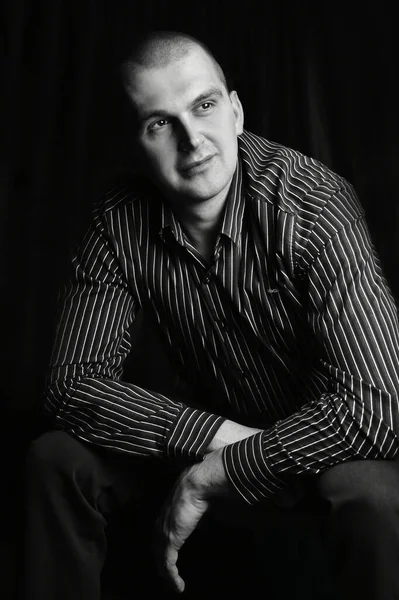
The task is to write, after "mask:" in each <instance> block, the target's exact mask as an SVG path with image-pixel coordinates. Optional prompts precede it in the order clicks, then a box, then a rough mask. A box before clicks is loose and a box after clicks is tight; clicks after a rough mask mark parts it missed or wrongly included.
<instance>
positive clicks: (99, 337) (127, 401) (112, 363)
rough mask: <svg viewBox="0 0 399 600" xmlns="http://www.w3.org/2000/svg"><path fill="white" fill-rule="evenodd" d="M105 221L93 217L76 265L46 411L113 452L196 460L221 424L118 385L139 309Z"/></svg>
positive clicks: (216, 419) (62, 425)
mask: <svg viewBox="0 0 399 600" xmlns="http://www.w3.org/2000/svg"><path fill="white" fill-rule="evenodd" d="M104 221H105V220H104V218H103V217H102V215H101V214H99V213H97V214H96V215H95V218H94V221H93V225H92V226H91V228H90V230H89V232H88V234H87V236H86V238H85V240H84V242H83V244H82V246H81V248H80V249H79V251H78V252H77V253H76V255H75V256H74V258H73V261H72V267H73V272H72V273H71V277H70V280H69V284H68V286H67V288H66V290H65V293H64V295H63V299H62V304H61V307H60V309H61V310H60V316H59V322H58V327H57V331H56V337H55V342H54V347H53V353H52V357H51V366H50V370H49V376H48V385H47V392H46V397H45V410H46V411H47V412H48V413H49V414H51V415H52V416H53V418H54V419H55V423H56V426H57V427H60V428H62V429H65V430H67V431H68V432H70V433H71V434H72V435H74V436H76V437H77V438H78V439H80V440H82V441H85V442H89V443H92V444H95V445H98V446H101V447H103V448H106V449H108V450H110V451H116V452H121V453H127V454H132V455H142V456H147V455H152V456H164V455H166V456H167V457H168V458H172V459H173V458H182V459H190V460H191V459H198V458H199V457H200V456H202V454H203V452H204V451H205V449H206V447H207V446H208V444H209V442H210V440H211V439H212V437H213V435H214V433H215V431H216V430H217V428H218V427H219V426H220V424H221V423H222V421H223V419H222V418H221V417H218V416H216V415H211V414H209V413H206V412H202V411H199V410H196V409H194V408H190V407H188V406H185V405H184V404H182V403H181V402H175V401H173V400H172V399H170V398H166V397H165V396H163V395H162V394H159V393H156V392H152V391H150V390H146V389H143V388H141V387H139V386H137V385H133V384H130V383H126V382H123V381H121V380H120V377H121V375H122V369H123V362H124V360H125V358H126V356H127V355H128V353H129V350H130V334H129V331H130V326H131V323H132V320H133V319H134V317H135V314H136V311H137V309H138V303H137V300H136V299H135V298H134V296H133V293H132V289H131V287H130V286H129V285H128V282H127V280H126V277H125V273H124V270H123V268H122V266H121V265H122V264H123V260H124V257H123V256H122V257H121V256H120V255H119V254H118V253H117V251H116V249H115V244H114V243H113V242H114V240H113V238H112V237H111V236H109V234H108V229H107V224H106V223H105V222H104ZM126 235H127V234H126ZM129 283H131V282H129Z"/></svg>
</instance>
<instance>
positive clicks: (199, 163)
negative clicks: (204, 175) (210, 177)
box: [181, 155, 214, 175]
mask: <svg viewBox="0 0 399 600" xmlns="http://www.w3.org/2000/svg"><path fill="white" fill-rule="evenodd" d="M213 158H214V155H212V156H206V157H205V158H202V159H201V160H196V161H194V162H192V163H190V164H188V165H185V166H184V167H182V169H181V171H182V172H183V173H184V174H185V175H192V174H195V173H200V172H201V171H205V169H207V168H208V166H209V164H210V162H211V160H212V159H213Z"/></svg>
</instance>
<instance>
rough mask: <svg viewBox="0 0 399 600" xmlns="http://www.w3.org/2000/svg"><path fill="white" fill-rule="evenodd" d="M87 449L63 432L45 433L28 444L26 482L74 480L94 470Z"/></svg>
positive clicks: (92, 461)
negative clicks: (79, 474) (83, 473)
mask: <svg viewBox="0 0 399 600" xmlns="http://www.w3.org/2000/svg"><path fill="white" fill-rule="evenodd" d="M93 463H94V460H93V458H92V456H91V452H90V450H89V449H88V448H87V447H86V446H85V445H84V444H83V443H82V442H79V441H78V440H76V439H74V438H73V437H72V436H71V435H69V434H68V433H66V432H65V431H48V432H46V433H44V434H42V435H41V436H40V437H38V438H37V439H35V440H34V441H32V442H31V444H30V446H29V448H28V452H27V456H26V463H25V473H26V479H27V480H28V481H30V480H32V479H34V480H35V481H36V482H37V481H52V480H54V479H56V478H63V479H68V478H74V479H75V478H76V474H77V473H79V472H80V473H82V472H85V471H86V472H87V471H90V469H92V468H93Z"/></svg>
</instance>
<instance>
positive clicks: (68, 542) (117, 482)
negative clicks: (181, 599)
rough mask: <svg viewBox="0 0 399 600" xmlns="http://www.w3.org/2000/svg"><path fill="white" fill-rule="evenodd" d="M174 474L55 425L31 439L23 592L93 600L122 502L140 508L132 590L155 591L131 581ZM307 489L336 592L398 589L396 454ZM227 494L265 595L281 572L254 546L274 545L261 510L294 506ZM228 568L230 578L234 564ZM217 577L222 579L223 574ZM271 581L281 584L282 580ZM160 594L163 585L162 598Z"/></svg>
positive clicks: (129, 555) (381, 597)
mask: <svg viewBox="0 0 399 600" xmlns="http://www.w3.org/2000/svg"><path fill="white" fill-rule="evenodd" d="M177 475H178V472H177V471H173V470H167V469H166V468H165V465H162V464H160V463H159V462H155V461H152V460H147V459H146V460H137V459H132V458H127V457H122V456H120V455H118V456H117V455H111V454H106V453H103V452H101V451H99V450H98V449H94V448H92V447H90V446H88V445H85V444H82V443H81V442H78V441H77V440H75V439H74V438H73V437H72V436H70V435H68V434H67V433H64V432H61V431H51V432H47V433H45V434H43V435H41V436H40V437H39V438H38V439H37V440H35V441H33V442H32V444H31V446H30V449H29V451H28V456H27V460H26V477H25V504H26V510H25V564H24V598H25V599H26V600H52V599H54V600H69V599H76V598H84V599H85V600H99V599H100V598H101V586H102V581H101V574H102V571H103V566H104V562H105V558H106V554H107V526H108V523H109V521H110V519H111V520H112V515H113V514H118V512H119V513H120V512H121V511H122V512H123V510H125V509H126V507H127V508H128V509H129V511H130V510H131V507H135V509H136V517H137V516H138V518H137V519H136V525H137V527H138V529H137V530H136V528H135V526H133V525H132V523H130V524H129V525H126V528H127V529H126V531H124V534H123V542H122V545H123V546H124V550H123V552H124V556H125V557H126V565H128V566H129V565H130V568H131V572H132V574H134V577H133V578H132V582H133V583H132V590H131V596H130V597H131V598H141V597H152V595H151V592H150V591H148V594H147V595H145V596H144V595H143V596H142V595H141V594H140V593H139V594H137V593H136V592H137V591H136V590H135V589H134V587H135V584H134V581H136V582H139V581H140V580H142V579H143V578H144V579H145V578H146V577H148V573H147V572H145V571H144V570H143V568H144V567H143V565H144V564H145V563H146V561H147V557H148V561H150V560H151V559H150V552H149V550H148V549H149V547H150V544H149V543H148V544H147V545H146V543H147V542H149V541H150V539H151V533H152V532H151V526H152V523H151V518H153V519H154V520H155V518H156V516H157V514H158V511H159V508H160V507H161V506H162V503H163V501H164V499H165V496H166V494H167V491H168V489H169V488H170V487H171V485H172V484H173V481H174V480H175V478H176V477H177ZM311 495H312V501H313V502H314V501H315V500H316V504H318V505H319V506H320V507H322V510H321V514H322V515H323V523H324V528H323V536H324V543H325V548H326V557H328V566H329V569H330V570H331V571H332V573H333V576H334V580H335V582H336V587H337V591H336V598H337V599H338V598H339V600H346V599H348V600H349V599H350V600H393V599H395V598H399V574H398V573H399V570H398V569H399V462H396V461H354V462H349V463H345V464H342V465H337V466H335V467H333V468H331V469H329V470H328V471H326V472H325V473H323V474H322V475H321V476H319V477H318V478H314V487H313V491H312V493H311ZM225 502H226V503H227V504H226V506H225V508H223V505H222V504H221V503H220V501H219V507H221V511H220V515H222V520H223V518H224V519H225V520H226V519H230V521H231V522H232V527H233V528H234V527H237V531H238V528H239V527H240V526H241V525H240V526H239V525H237V524H238V523H241V524H242V522H243V518H242V517H243V515H244V513H245V512H246V511H247V513H248V515H249V520H248V522H251V519H252V525H253V524H254V523H257V525H255V527H254V528H253V531H254V535H253V536H252V537H251V538H250V539H253V540H256V541H257V543H258V549H257V559H256V560H257V562H256V563H254V564H256V565H258V567H259V569H258V570H259V571H263V573H261V575H262V577H263V575H264V579H263V578H262V577H261V578H260V579H259V585H264V586H265V589H264V590H259V591H260V592H264V593H263V595H264V597H268V598H271V597H272V596H271V595H270V594H268V591H269V590H268V583H267V581H268V579H269V580H271V579H272V578H273V576H276V577H280V578H281V577H282V573H281V572H280V573H279V574H277V573H275V572H270V571H271V569H270V564H269V563H268V561H267V560H266V559H265V564H264V565H263V566H262V560H263V558H264V557H263V556H262V552H261V548H262V547H263V548H264V549H265V556H266V554H267V552H266V549H267V551H268V552H269V554H270V552H271V551H272V550H273V548H271V546H272V545H273V541H272V537H269V536H268V529H267V527H268V525H267V521H268V517H269V518H270V517H271V518H270V522H271V523H272V524H273V526H274V528H275V526H276V523H277V522H278V519H280V521H281V522H283V521H285V522H286V523H287V522H288V523H291V522H293V521H294V520H295V519H293V518H292V517H293V514H295V513H298V514H299V513H300V509H298V508H295V510H292V509H289V510H287V509H285V511H284V510H283V509H281V510H280V511H277V510H276V511H273V510H270V511H269V510H268V509H267V508H266V509H262V508H260V507H258V508H256V509H252V508H246V507H245V506H244V503H243V502H242V503H241V501H237V502H235V503H231V504H229V503H228V501H225ZM305 504H306V499H305ZM316 504H314V506H315V505H316ZM216 512H217V510H216ZM278 512H279V517H278V518H277V520H276V514H277V513H278ZM144 514H145V515H149V519H148V521H145V520H142V519H141V515H144ZM211 520H212V519H211ZM217 520H218V517H217V516H216V518H215V521H217ZM140 528H141V537H140V536H139V535H138V530H139V529H140ZM286 528H287V527H286ZM289 528H291V527H290V526H289ZM204 529H205V530H206V526H205V528H204ZM208 531H209V530H208ZM225 531H227V530H225ZM230 531H233V529H231V530H230ZM233 538H234V536H233V537H232V539H233ZM143 539H144V542H143ZM285 543H286V542H285V541H283V544H282V547H283V548H284V544H285ZM252 550H253V549H252V548H249V547H247V548H242V547H241V548H240V547H238V548H235V549H234V556H236V557H237V556H238V557H239V555H240V552H242V553H243V555H244V554H245V555H247V551H251V552H252ZM147 551H148V555H147V554H146V552H147ZM282 552H283V553H284V550H283V551H282ZM143 558H144V560H143ZM283 559H284V557H283ZM237 564H240V563H239V562H238V563H237ZM140 565H142V566H140ZM298 568H299V569H301V567H300V566H299V567H298ZM201 569H202V570H203V567H202V566H198V571H199V572H198V577H199V579H200V580H201V581H203V580H204V577H206V576H207V573H204V572H200V571H201ZM290 569H291V568H290V567H287V571H288V572H286V573H285V577H287V578H290V577H292V576H293V575H292V572H290ZM307 569H308V570H309V573H312V570H314V575H315V578H317V577H316V576H317V572H318V569H319V565H318V564H317V562H316V561H315V562H314V563H313V564H310V565H309V564H308V565H307ZM272 571H273V570H272ZM230 575H231V577H234V569H231V572H230ZM224 576H225V577H227V578H229V573H228V572H227V573H225V575H224ZM257 581H258V580H257ZM262 581H264V583H262ZM151 585H153V581H148V580H147V581H141V589H143V590H144V591H145V590H146V589H149V590H150V588H151ZM194 585H195V584H194ZM209 585H212V584H209ZM271 588H273V585H271ZM226 589H227V588H226ZM274 589H279V582H277V584H276V586H275V588H274ZM166 597H167V592H166V590H165V594H164V595H163V598H166ZM170 597H173V595H171V596H170ZM187 597H189V595H187ZM207 597H212V594H210V595H207ZM215 597H216V596H215ZM226 597H227V596H226ZM282 597H283V596H281V595H280V598H282Z"/></svg>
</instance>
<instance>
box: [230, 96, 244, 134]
mask: <svg viewBox="0 0 399 600" xmlns="http://www.w3.org/2000/svg"><path fill="white" fill-rule="evenodd" d="M230 101H231V104H232V105H233V111H234V116H235V124H236V132H237V135H241V134H242V132H243V129H244V109H243V107H242V104H241V101H240V99H239V97H238V94H237V92H236V91H235V90H233V91H232V92H230Z"/></svg>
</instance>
